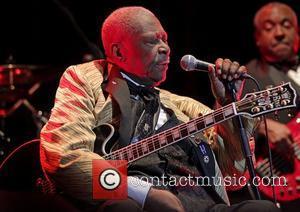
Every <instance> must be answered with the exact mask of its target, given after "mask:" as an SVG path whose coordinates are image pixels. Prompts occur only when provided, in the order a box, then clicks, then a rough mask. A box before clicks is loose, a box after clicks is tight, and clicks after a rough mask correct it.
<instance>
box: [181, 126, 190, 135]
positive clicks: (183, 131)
mask: <svg viewBox="0 0 300 212" xmlns="http://www.w3.org/2000/svg"><path fill="white" fill-rule="evenodd" d="M180 134H181V137H182V138H183V137H186V136H188V135H189V132H188V129H187V127H186V126H183V127H182V129H180Z"/></svg>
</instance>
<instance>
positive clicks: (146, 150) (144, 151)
mask: <svg viewBox="0 0 300 212" xmlns="http://www.w3.org/2000/svg"><path fill="white" fill-rule="evenodd" d="M141 146H142V150H143V153H144V154H147V153H148V152H149V149H148V146H147V143H142V145H141Z"/></svg>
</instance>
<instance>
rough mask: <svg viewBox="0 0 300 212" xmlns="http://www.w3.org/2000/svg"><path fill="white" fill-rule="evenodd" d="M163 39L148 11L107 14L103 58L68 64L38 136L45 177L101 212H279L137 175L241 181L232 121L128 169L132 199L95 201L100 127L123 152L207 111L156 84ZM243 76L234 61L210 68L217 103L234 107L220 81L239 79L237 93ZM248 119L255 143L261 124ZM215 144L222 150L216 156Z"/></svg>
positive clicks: (164, 61)
mask: <svg viewBox="0 0 300 212" xmlns="http://www.w3.org/2000/svg"><path fill="white" fill-rule="evenodd" d="M167 40H168V38H167V33H166V32H165V30H164V29H163V27H162V26H161V24H160V22H159V20H158V19H157V18H156V17H155V15H154V14H153V13H152V12H150V11H149V10H147V9H145V8H142V7H124V8H120V9H117V10H116V11H114V12H113V13H111V14H110V15H109V16H108V17H107V19H106V20H105V21H104V23H103V26H102V42H103V46H104V49H105V54H106V57H107V58H106V59H105V60H97V61H92V62H88V63H85V64H80V65H76V66H71V67H69V68H68V69H67V70H66V71H65V73H64V75H63V76H62V78H61V81H60V85H59V88H58V90H57V94H56V100H55V106H54V108H53V109H52V113H51V117H50V120H49V121H48V123H47V124H46V125H45V126H44V128H43V130H42V132H41V161H42V165H43V168H44V169H45V171H46V173H48V175H49V177H50V178H51V179H52V180H53V181H54V183H55V185H56V187H57V188H58V189H60V190H61V191H63V192H64V195H66V196H71V198H72V199H77V200H79V201H82V202H83V203H85V204H90V205H95V204H98V205H96V206H95V208H97V207H98V209H101V210H105V211H120V210H127V211H142V210H146V211H158V210H161V211H210V210H211V211H218V210H222V211H232V210H235V209H238V210H240V211H242V210H248V211H249V210H251V209H252V210H259V211H271V210H272V209H275V208H274V206H273V205H272V203H269V202H265V201H260V202H256V201H248V202H245V203H243V204H240V205H236V206H229V200H228V197H227V194H226V191H225V189H224V186H223V185H211V186H207V187H201V186H197V185H194V186H192V185H189V186H184V187H180V186H171V185H169V186H168V185H166V186H159V185H158V184H155V183H148V182H144V181H141V177H151V176H155V177H157V179H160V178H162V177H163V176H168V177H174V178H176V179H179V178H180V177H183V176H187V175H189V174H190V173H193V174H194V175H195V176H209V177H219V178H220V179H221V178H222V173H223V174H224V175H232V176H233V175H235V176H241V175H243V174H244V173H245V171H246V168H245V163H244V158H243V155H242V152H241V145H240V142H239V135H238V134H237V133H236V131H235V128H234V125H233V123H232V122H231V121H226V122H224V123H223V124H219V125H218V126H216V127H215V128H211V129H210V130H207V131H205V133H199V134H198V135H197V136H195V137H191V138H187V139H184V141H181V142H179V143H177V144H174V145H172V146H168V147H166V148H163V149H160V150H159V151H156V152H154V153H152V154H150V155H148V156H146V157H144V158H142V159H140V160H138V161H136V162H134V163H132V164H131V165H130V166H129V167H128V173H129V175H130V177H128V198H127V199H126V200H107V201H104V202H103V201H102V202H97V201H96V200H93V199H92V160H93V159H103V158H102V157H101V156H100V155H99V151H97V149H98V147H97V146H99V143H98V140H97V139H96V131H97V130H95V129H96V128H97V127H98V126H99V125H101V124H103V123H110V124H112V125H113V126H114V127H115V129H116V130H117V131H118V134H117V143H116V146H114V147H115V148H116V149H117V148H120V147H124V146H128V145H130V144H132V143H136V142H138V141H140V140H141V139H143V138H146V137H149V136H151V135H153V134H155V133H158V132H161V131H164V130H166V129H168V128H171V127H173V126H176V125H178V124H180V123H183V122H187V121H188V120H190V119H191V118H195V117H198V116H200V115H204V114H207V113H208V112H209V111H210V109H209V108H207V107H206V106H205V105H203V104H201V103H199V102H197V101H195V100H193V99H191V98H188V97H181V96H177V95H175V94H172V93H170V92H168V91H165V90H162V89H158V88H156V87H155V86H158V85H159V84H160V83H161V82H163V81H164V80H165V79H166V72H167V69H168V64H169V62H170V58H169V57H170V47H169V45H168V42H167ZM245 72H246V69H245V67H244V66H240V65H239V64H238V63H237V62H231V61H230V60H228V59H225V60H223V59H218V60H217V61H216V70H215V69H214V68H213V67H211V71H210V80H211V83H212V90H213V92H214V95H215V98H216V100H217V102H218V104H219V105H225V104H227V103H230V102H231V99H230V97H229V96H230V95H229V94H228V91H227V90H226V88H225V86H224V84H223V82H225V81H232V80H234V82H235V85H236V88H237V90H238V94H239V95H240V93H241V88H242V84H243V80H242V79H240V76H241V74H242V73H245ZM244 119H245V124H246V128H247V132H248V136H249V137H250V135H251V133H252V131H253V126H254V123H255V122H254V121H253V120H252V119H247V118H244ZM182 133H184V132H182ZM97 136H98V134H97ZM174 136H175V135H174ZM211 146H215V147H216V152H217V155H216V156H215V155H214V153H213V151H212V150H211ZM215 158H218V160H219V163H217V161H216V159H215ZM221 170H222V173H221ZM133 178H134V179H137V180H140V181H141V182H140V184H141V186H133V185H132V184H131V182H132V181H131V180H130V179H133ZM138 178H140V179H138ZM143 179H145V178H143ZM81 207H84V205H83V204H81ZM275 210H276V209H275Z"/></svg>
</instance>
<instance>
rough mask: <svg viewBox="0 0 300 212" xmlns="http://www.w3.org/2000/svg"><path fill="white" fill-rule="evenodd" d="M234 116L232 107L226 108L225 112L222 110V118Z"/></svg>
mask: <svg viewBox="0 0 300 212" xmlns="http://www.w3.org/2000/svg"><path fill="white" fill-rule="evenodd" d="M233 115H234V112H233V108H232V106H231V107H227V108H226V109H225V110H224V116H225V118H228V117H231V116H233Z"/></svg>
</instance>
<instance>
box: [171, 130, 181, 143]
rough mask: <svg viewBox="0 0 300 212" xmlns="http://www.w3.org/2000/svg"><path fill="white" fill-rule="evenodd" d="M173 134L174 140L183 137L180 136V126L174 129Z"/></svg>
mask: <svg viewBox="0 0 300 212" xmlns="http://www.w3.org/2000/svg"><path fill="white" fill-rule="evenodd" d="M172 134H173V138H174V140H178V139H179V138H181V137H180V133H179V130H178V128H174V129H173V130H172Z"/></svg>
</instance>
